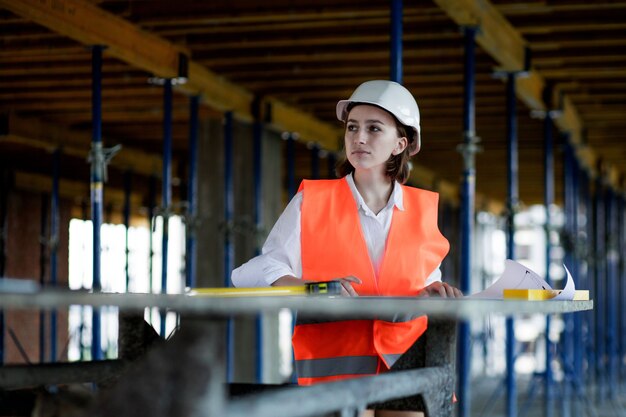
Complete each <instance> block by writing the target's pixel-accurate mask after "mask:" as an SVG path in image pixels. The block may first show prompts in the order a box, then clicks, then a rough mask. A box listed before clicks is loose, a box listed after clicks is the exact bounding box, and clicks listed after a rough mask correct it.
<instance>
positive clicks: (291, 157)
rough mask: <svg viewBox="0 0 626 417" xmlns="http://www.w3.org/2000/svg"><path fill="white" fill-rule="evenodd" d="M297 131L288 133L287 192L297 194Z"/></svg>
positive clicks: (291, 196) (291, 195)
mask: <svg viewBox="0 0 626 417" xmlns="http://www.w3.org/2000/svg"><path fill="white" fill-rule="evenodd" d="M296 137H297V135H296V133H293V132H289V133H287V194H288V196H289V199H291V198H293V196H294V195H296Z"/></svg>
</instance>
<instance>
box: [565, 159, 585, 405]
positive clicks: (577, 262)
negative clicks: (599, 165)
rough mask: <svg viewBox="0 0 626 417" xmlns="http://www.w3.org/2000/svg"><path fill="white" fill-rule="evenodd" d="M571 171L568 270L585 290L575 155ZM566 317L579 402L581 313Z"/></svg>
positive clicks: (581, 336)
mask: <svg viewBox="0 0 626 417" xmlns="http://www.w3.org/2000/svg"><path fill="white" fill-rule="evenodd" d="M573 157H574V158H573V161H572V162H573V171H572V175H573V177H572V207H573V210H574V218H573V219H572V241H573V248H574V252H573V255H574V256H573V258H572V269H571V270H570V272H571V274H572V278H573V280H574V284H575V285H576V288H586V287H583V286H582V285H581V284H582V282H581V277H580V272H581V269H582V268H581V262H582V259H581V255H580V248H581V247H580V244H579V238H578V236H579V232H580V222H579V213H580V211H581V210H580V208H581V205H580V201H581V197H580V194H581V193H580V188H581V171H582V170H581V167H580V162H579V161H578V158H577V157H576V155H575V154H573ZM569 316H571V317H568V318H569V319H570V320H571V322H572V325H573V329H572V330H573V331H572V340H571V344H572V345H573V355H574V356H573V358H572V367H573V377H574V379H573V382H574V387H573V388H574V398H575V399H576V402H580V401H581V400H582V398H583V397H584V395H585V394H584V389H583V380H584V377H583V355H584V350H583V344H582V343H580V341H582V340H583V313H574V314H570V315H569ZM574 411H575V414H576V415H578V414H580V413H579V412H580V411H581V408H580V407H575V408H574Z"/></svg>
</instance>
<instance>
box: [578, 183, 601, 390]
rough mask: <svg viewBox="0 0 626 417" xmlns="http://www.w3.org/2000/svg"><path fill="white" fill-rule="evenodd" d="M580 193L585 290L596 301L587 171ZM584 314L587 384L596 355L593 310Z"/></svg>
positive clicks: (593, 238)
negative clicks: (582, 216)
mask: <svg viewBox="0 0 626 417" xmlns="http://www.w3.org/2000/svg"><path fill="white" fill-rule="evenodd" d="M582 182H583V184H582V191H583V200H584V204H585V213H586V222H585V235H586V237H587V239H586V244H585V247H586V248H587V250H586V253H585V255H586V261H587V262H586V264H587V268H586V273H585V275H586V279H585V288H589V290H590V293H591V294H592V297H593V298H594V299H597V294H596V290H595V253H594V248H595V237H594V230H595V221H594V199H593V198H592V192H591V187H592V181H591V178H590V172H589V170H585V171H583V174H582ZM583 314H584V318H585V324H586V326H587V327H586V329H587V331H586V334H585V340H584V342H585V345H584V346H585V356H586V358H587V368H586V369H587V372H586V375H585V380H586V382H587V383H589V382H591V381H594V380H595V378H594V373H595V369H596V354H595V337H594V335H595V321H594V317H595V312H594V310H589V311H586V312H585V313H583Z"/></svg>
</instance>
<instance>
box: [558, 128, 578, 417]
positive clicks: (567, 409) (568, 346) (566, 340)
mask: <svg viewBox="0 0 626 417" xmlns="http://www.w3.org/2000/svg"><path fill="white" fill-rule="evenodd" d="M565 142H566V144H565V153H564V155H563V156H564V161H563V183H564V184H563V191H564V201H565V225H564V228H565V236H567V242H568V245H567V246H569V247H568V248H566V253H565V265H566V266H567V267H568V269H569V270H570V271H571V270H572V268H573V264H574V248H575V244H574V242H575V239H574V234H575V223H574V219H575V217H576V207H575V206H574V173H575V169H574V150H573V147H572V145H571V144H570V143H569V142H568V141H567V137H566V140H565ZM563 322H564V324H565V326H564V329H563V333H562V335H561V345H562V352H563V355H562V356H563V367H564V370H565V377H564V378H563V390H562V392H563V395H562V397H563V398H562V403H561V406H562V411H561V414H562V415H563V416H564V417H565V416H569V415H570V413H571V406H570V401H571V398H572V383H573V382H574V369H573V339H572V327H573V324H574V323H573V319H572V316H571V314H567V315H565V316H563Z"/></svg>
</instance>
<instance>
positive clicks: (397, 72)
mask: <svg viewBox="0 0 626 417" xmlns="http://www.w3.org/2000/svg"><path fill="white" fill-rule="evenodd" d="M390 30H391V37H390V39H391V48H390V49H391V52H390V59H391V62H390V66H389V67H390V69H391V77H390V79H391V80H392V81H395V82H397V83H399V84H402V0H392V2H391V28H390Z"/></svg>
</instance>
